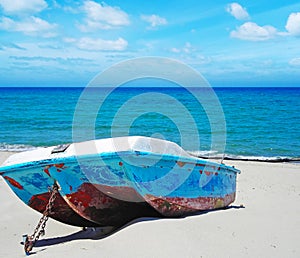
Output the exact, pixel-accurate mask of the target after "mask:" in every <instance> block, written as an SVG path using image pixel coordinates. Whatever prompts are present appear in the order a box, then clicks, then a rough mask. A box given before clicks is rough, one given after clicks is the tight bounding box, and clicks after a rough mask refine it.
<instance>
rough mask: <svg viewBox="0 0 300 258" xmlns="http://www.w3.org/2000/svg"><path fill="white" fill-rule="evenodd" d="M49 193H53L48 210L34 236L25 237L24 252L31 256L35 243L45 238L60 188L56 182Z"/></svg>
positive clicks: (44, 213)
mask: <svg viewBox="0 0 300 258" xmlns="http://www.w3.org/2000/svg"><path fill="white" fill-rule="evenodd" d="M49 192H50V193H51V195H50V198H49V201H48V203H47V206H46V209H45V211H44V212H43V216H42V217H41V219H40V220H39V223H38V224H37V226H36V228H35V230H34V232H33V234H32V235H31V236H28V235H27V236H25V241H24V250H25V253H26V254H27V255H29V253H30V251H31V250H32V248H33V247H34V245H35V243H36V242H37V241H38V240H39V238H40V236H43V235H44V234H45V227H46V223H47V221H48V219H49V215H50V214H51V212H52V208H53V205H54V201H55V199H56V196H57V193H58V186H57V184H56V182H55V183H54V184H53V186H52V188H51V187H49Z"/></svg>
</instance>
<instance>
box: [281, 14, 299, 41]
mask: <svg viewBox="0 0 300 258" xmlns="http://www.w3.org/2000/svg"><path fill="white" fill-rule="evenodd" d="M285 28H286V30H287V31H288V33H289V34H290V35H293V36H300V12H298V13H291V14H290V15H289V17H288V20H287V22H286V25H285Z"/></svg>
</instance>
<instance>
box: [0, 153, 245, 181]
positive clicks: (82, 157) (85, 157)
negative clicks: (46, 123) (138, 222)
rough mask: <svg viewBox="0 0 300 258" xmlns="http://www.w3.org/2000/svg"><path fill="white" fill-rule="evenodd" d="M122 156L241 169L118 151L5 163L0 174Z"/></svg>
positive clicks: (189, 159) (190, 158)
mask: <svg viewBox="0 0 300 258" xmlns="http://www.w3.org/2000/svg"><path fill="white" fill-rule="evenodd" d="M120 155H122V156H133V155H134V156H143V157H145V156H147V155H148V156H149V155H151V156H154V157H155V156H157V157H160V159H166V160H168V161H172V160H173V161H174V162H182V163H186V164H194V166H197V164H201V166H203V164H204V165H205V167H206V166H208V167H217V168H218V167H220V168H222V169H224V170H226V171H230V172H233V173H236V174H240V173H241V171H240V170H239V169H236V168H234V167H231V166H227V165H225V164H222V163H216V162H212V161H208V160H204V159H200V158H196V157H183V156H177V155H170V154H157V153H154V152H147V151H130V150H129V151H120V152H101V153H97V154H87V155H80V156H76V155H72V156H67V157H66V156H61V157H59V156H56V157H53V158H47V159H42V160H37V161H30V162H25V163H18V164H12V165H7V166H1V167H0V175H3V174H6V173H7V172H8V171H10V172H12V171H16V170H21V169H30V168H32V167H35V166H47V165H51V164H57V163H70V162H71V163H74V162H77V163H78V164H80V162H82V161H89V160H93V159H95V157H97V158H101V159H102V160H103V161H105V160H107V159H110V158H112V157H113V158H116V157H119V158H121V159H122V157H120Z"/></svg>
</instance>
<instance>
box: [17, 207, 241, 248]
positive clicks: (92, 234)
mask: <svg viewBox="0 0 300 258" xmlns="http://www.w3.org/2000/svg"><path fill="white" fill-rule="evenodd" d="M243 208H245V206H243V205H239V206H235V205H230V206H228V207H225V208H220V209H215V210H208V211H199V212H196V213H193V214H190V215H187V216H182V217H176V218H161V217H160V218H156V217H146V218H139V219H135V220H133V221H131V222H129V223H127V224H125V225H123V226H121V227H118V228H116V227H99V228H84V229H82V230H80V231H78V232H76V233H73V234H70V235H67V236H62V237H54V238H46V239H41V240H38V241H37V242H36V243H35V245H34V247H46V246H52V245H57V244H62V243H66V242H71V241H75V240H84V239H90V240H101V239H103V238H106V237H109V236H111V235H113V234H115V233H117V232H119V231H121V230H123V229H124V228H127V227H128V226H130V225H133V224H136V223H140V222H144V221H155V220H166V219H168V220H170V219H172V220H181V219H184V218H186V217H193V216H199V215H204V214H208V213H212V212H219V211H223V210H229V209H243ZM20 244H22V245H24V242H21V243H20ZM43 250H45V249H42V250H39V251H37V252H40V251H43ZM37 252H31V254H35V253H37Z"/></svg>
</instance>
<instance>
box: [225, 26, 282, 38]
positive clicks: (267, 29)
mask: <svg viewBox="0 0 300 258" xmlns="http://www.w3.org/2000/svg"><path fill="white" fill-rule="evenodd" d="M276 34H277V30H276V28H274V27H272V26H269V25H266V26H259V25H257V24H256V23H254V22H246V23H244V24H243V25H241V26H239V27H238V28H237V29H236V30H234V31H231V33H230V36H231V37H232V38H238V39H242V40H250V41H264V40H268V39H271V38H273V37H274V36H275V35H276Z"/></svg>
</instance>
